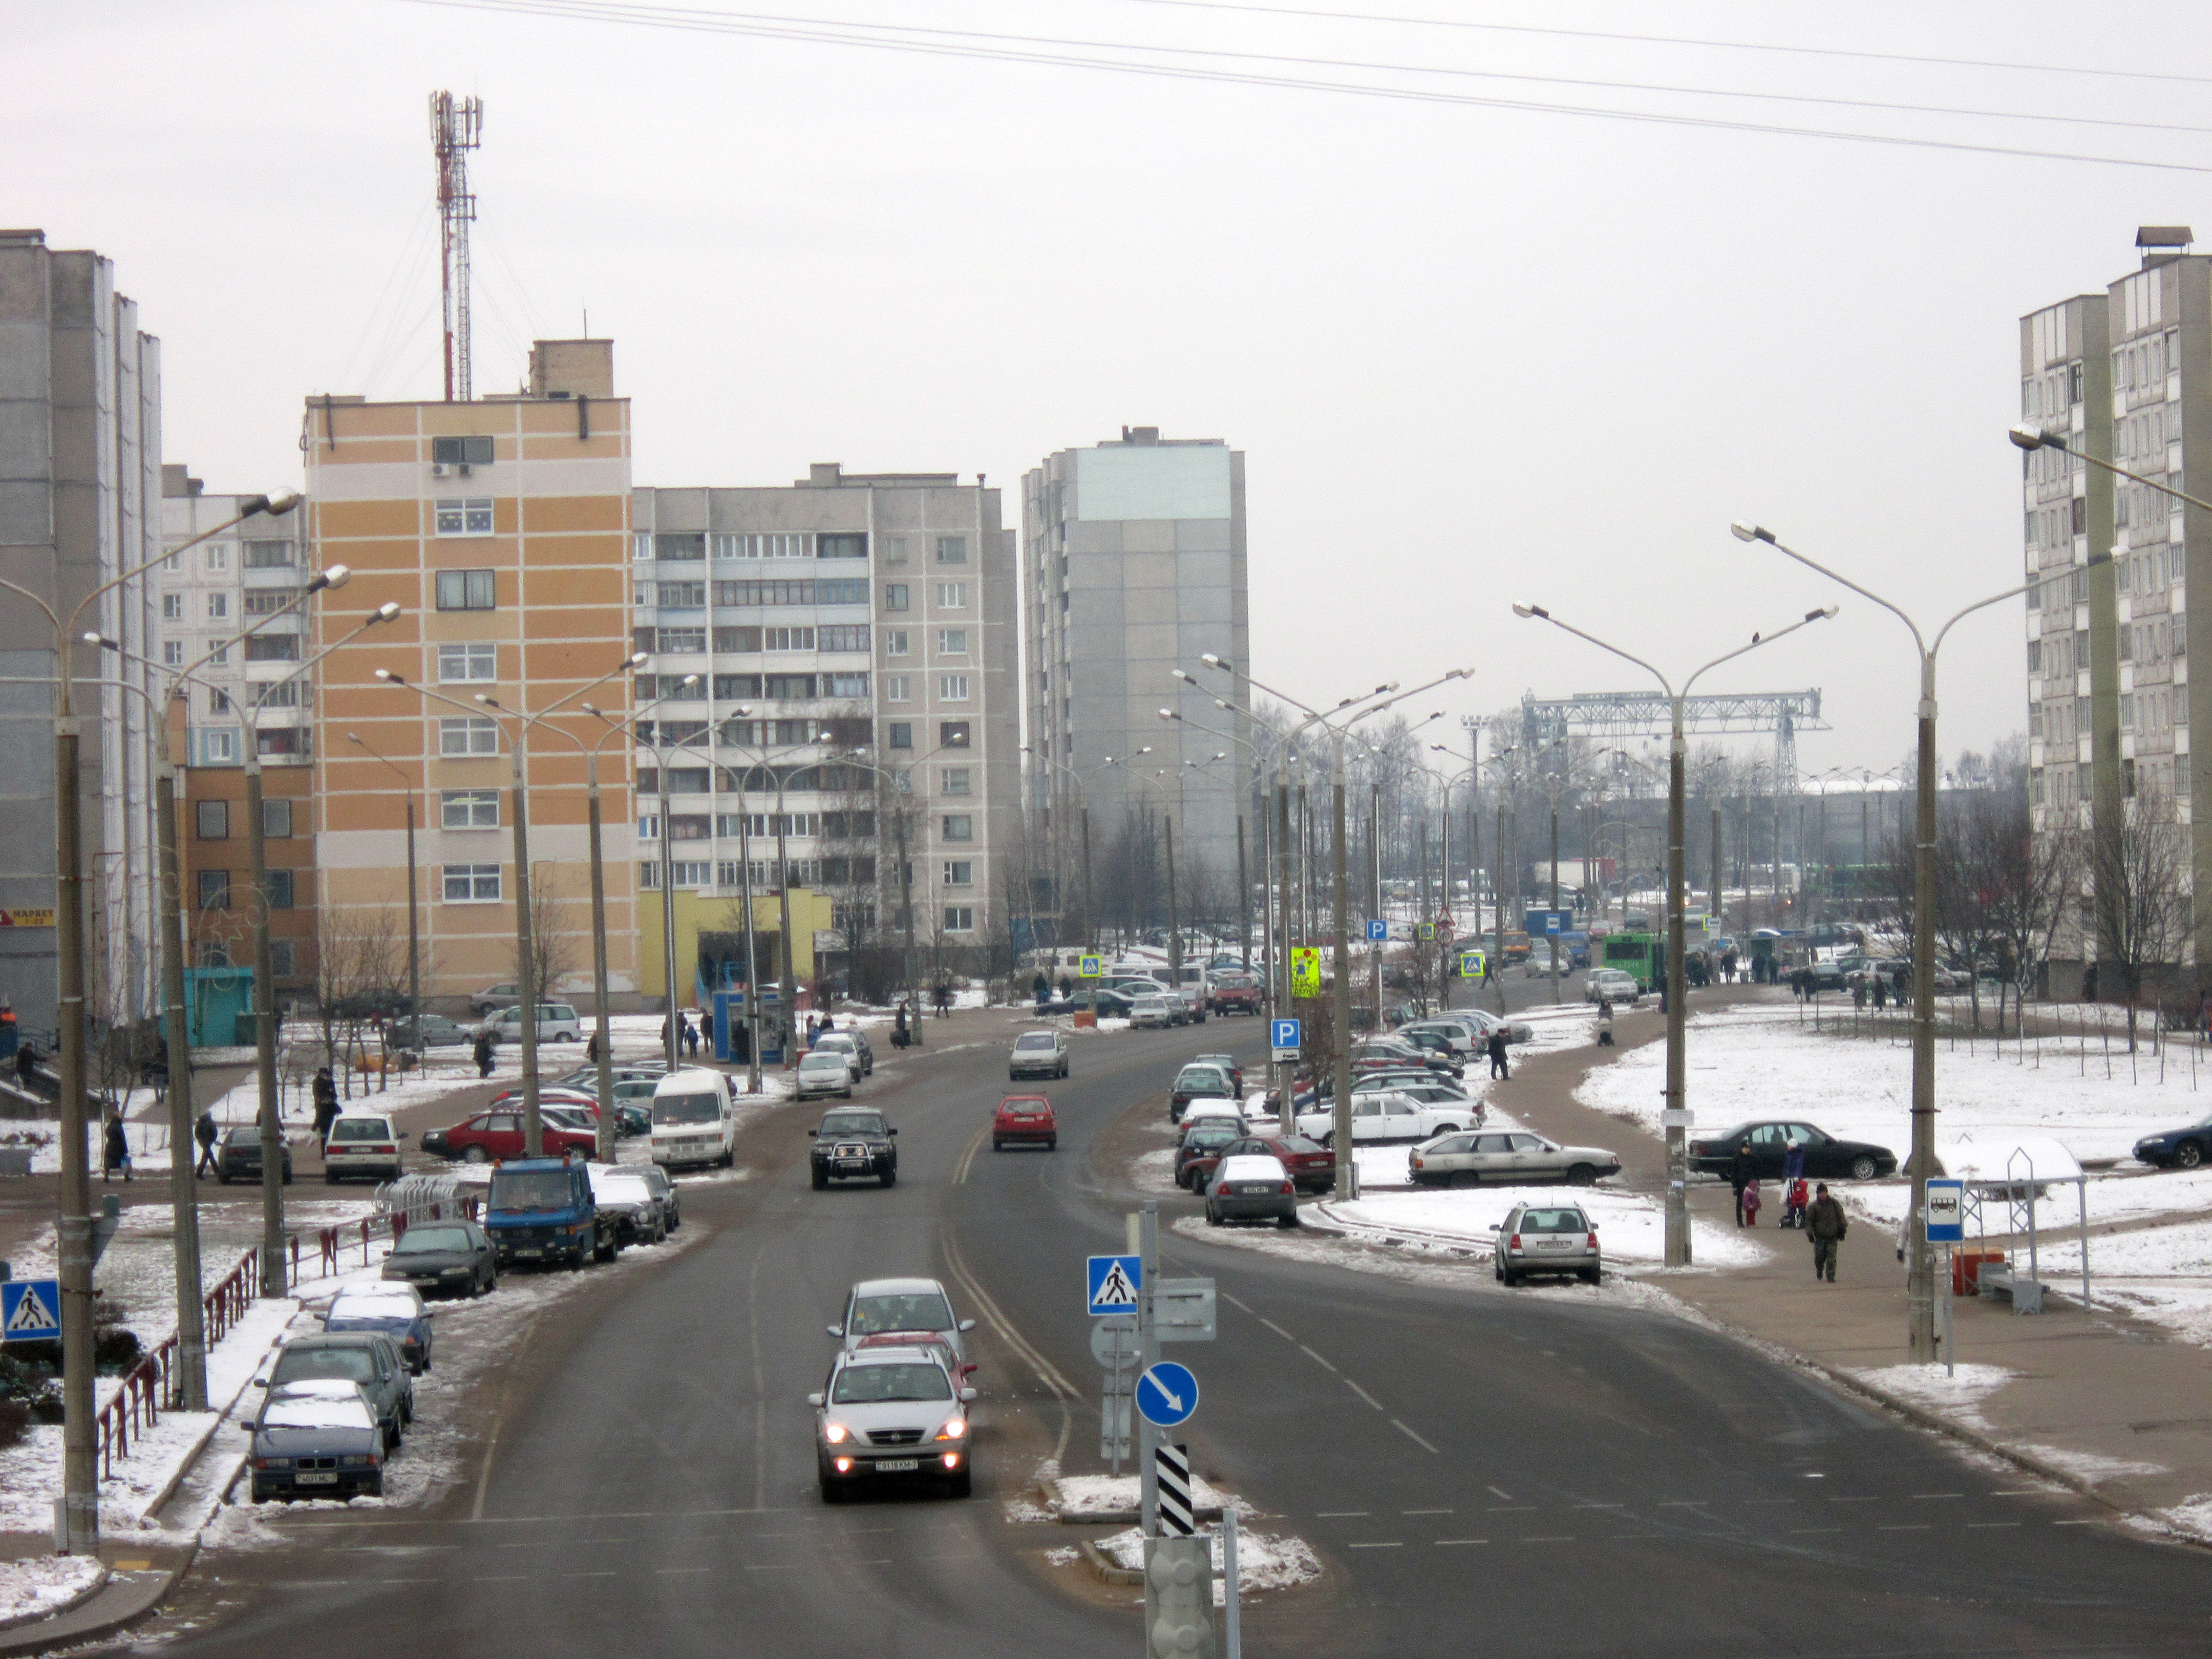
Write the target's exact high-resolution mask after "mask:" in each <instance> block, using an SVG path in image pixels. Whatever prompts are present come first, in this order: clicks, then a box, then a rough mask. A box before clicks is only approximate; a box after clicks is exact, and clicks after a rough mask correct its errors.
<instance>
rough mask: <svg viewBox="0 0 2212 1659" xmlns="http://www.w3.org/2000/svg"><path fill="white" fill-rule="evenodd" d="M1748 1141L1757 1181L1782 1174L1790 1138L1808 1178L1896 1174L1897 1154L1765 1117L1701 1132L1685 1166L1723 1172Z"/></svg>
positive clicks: (1849, 1178)
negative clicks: (1725, 1130)
mask: <svg viewBox="0 0 2212 1659" xmlns="http://www.w3.org/2000/svg"><path fill="white" fill-rule="evenodd" d="M1746 1141H1748V1142H1750V1143H1751V1156H1752V1158H1753V1162H1754V1163H1755V1164H1756V1165H1757V1167H1758V1170H1759V1179H1760V1180H1761V1181H1778V1180H1780V1179H1781V1177H1782V1160H1783V1158H1784V1154H1785V1152H1787V1150H1788V1147H1789V1144H1790V1142H1791V1141H1795V1142H1796V1144H1797V1145H1798V1146H1800V1147H1801V1148H1802V1149H1803V1151H1804V1153H1805V1175H1806V1177H1807V1178H1808V1180H1813V1181H1878V1180H1880V1179H1881V1177H1882V1176H1888V1175H1895V1174H1896V1173H1897V1154H1896V1153H1895V1152H1891V1151H1890V1150H1889V1148H1888V1147H1887V1146H1875V1145H1874V1144H1873V1143H1872V1142H1870V1141H1864V1140H1838V1139H1837V1138H1836V1137H1835V1136H1833V1135H1832V1134H1830V1133H1827V1132H1826V1130H1823V1129H1816V1128H1814V1127H1813V1126H1812V1125H1811V1124H1809V1123H1798V1122H1783V1121H1778V1120H1767V1121H1759V1122H1753V1123H1739V1124H1738V1125H1736V1127H1735V1128H1733V1129H1730V1130H1729V1132H1728V1133H1726V1134H1721V1135H1706V1136H1700V1137H1699V1139H1695V1140H1692V1142H1691V1143H1690V1167H1691V1168H1692V1169H1693V1170H1701V1171H1703V1172H1704V1173H1705V1174H1706V1175H1726V1174H1728V1173H1729V1165H1730V1164H1731V1162H1732V1161H1733V1160H1734V1158H1735V1154H1736V1149H1737V1148H1738V1147H1740V1146H1742V1145H1743V1144H1744V1143H1745V1142H1746Z"/></svg>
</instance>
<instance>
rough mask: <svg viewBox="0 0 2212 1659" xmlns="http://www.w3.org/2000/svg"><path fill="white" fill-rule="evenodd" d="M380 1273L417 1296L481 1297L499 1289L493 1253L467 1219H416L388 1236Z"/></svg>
mask: <svg viewBox="0 0 2212 1659" xmlns="http://www.w3.org/2000/svg"><path fill="white" fill-rule="evenodd" d="M384 1278H385V1279H386V1282H388V1283H396V1284H401V1285H413V1286H414V1287H415V1290H416V1292H417V1293H418V1294H421V1295H423V1296H482V1295H483V1293H484V1292H485V1291H495V1290H497V1289H498V1288H499V1257H498V1255H497V1254H496V1253H495V1251H494V1250H493V1249H492V1245H491V1238H490V1236H489V1234H487V1233H486V1232H485V1231H484V1230H483V1228H481V1227H479V1226H477V1224H476V1223H475V1222H473V1221H418V1222H416V1224H415V1225H413V1226H411V1227H410V1228H409V1229H408V1230H407V1231H405V1232H404V1233H402V1234H400V1236H399V1237H398V1238H396V1239H394V1240H393V1241H392V1250H391V1253H390V1254H389V1255H386V1257H385V1258H384Z"/></svg>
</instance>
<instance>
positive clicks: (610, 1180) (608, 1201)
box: [589, 1164, 668, 1249]
mask: <svg viewBox="0 0 2212 1659" xmlns="http://www.w3.org/2000/svg"><path fill="white" fill-rule="evenodd" d="M589 1167H590V1170H591V1176H592V1202H593V1203H594V1204H596V1205H598V1206H599V1213H600V1214H601V1215H603V1216H607V1217H610V1218H612V1220H613V1222H614V1228H615V1247H616V1248H617V1249H621V1248H622V1246H623V1245H625V1244H658V1243H661V1242H662V1241H663V1240H665V1238H666V1237H668V1218H667V1215H666V1213H665V1212H664V1211H663V1210H662V1208H661V1204H660V1196H659V1194H657V1193H656V1192H654V1191H653V1188H651V1187H650V1186H648V1185H647V1184H646V1180H645V1177H644V1176H641V1175H640V1174H639V1173H638V1172H637V1171H636V1170H634V1169H631V1168H629V1166H628V1165H624V1164H592V1165H590V1166H589Z"/></svg>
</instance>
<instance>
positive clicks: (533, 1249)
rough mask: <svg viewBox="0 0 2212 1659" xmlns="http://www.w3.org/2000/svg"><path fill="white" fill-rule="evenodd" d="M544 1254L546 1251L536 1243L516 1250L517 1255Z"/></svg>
mask: <svg viewBox="0 0 2212 1659" xmlns="http://www.w3.org/2000/svg"><path fill="white" fill-rule="evenodd" d="M544 1254H545V1252H544V1251H543V1250H541V1249H538V1247H537V1246H536V1245H535V1244H526V1245H523V1246H522V1247H521V1248H520V1249H517V1250H516V1251H515V1255H544Z"/></svg>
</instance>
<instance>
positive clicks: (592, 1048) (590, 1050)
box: [584, 1030, 599, 1066]
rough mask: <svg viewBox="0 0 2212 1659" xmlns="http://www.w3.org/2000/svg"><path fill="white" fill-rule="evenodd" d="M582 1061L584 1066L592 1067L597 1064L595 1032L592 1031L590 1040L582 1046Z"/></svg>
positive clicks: (597, 1046)
mask: <svg viewBox="0 0 2212 1659" xmlns="http://www.w3.org/2000/svg"><path fill="white" fill-rule="evenodd" d="M584 1060H585V1062H586V1064H588V1065H592V1066H596V1065H598V1064H599V1032H598V1031H597V1030H593V1031H592V1035H591V1038H590V1040H589V1041H588V1042H586V1043H585V1044H584Z"/></svg>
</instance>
